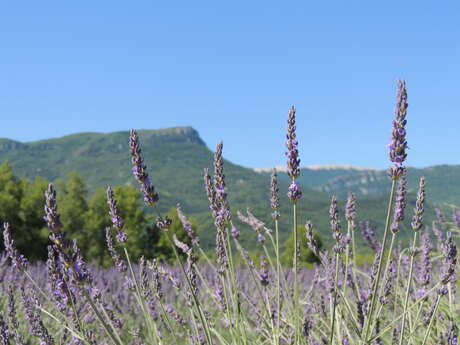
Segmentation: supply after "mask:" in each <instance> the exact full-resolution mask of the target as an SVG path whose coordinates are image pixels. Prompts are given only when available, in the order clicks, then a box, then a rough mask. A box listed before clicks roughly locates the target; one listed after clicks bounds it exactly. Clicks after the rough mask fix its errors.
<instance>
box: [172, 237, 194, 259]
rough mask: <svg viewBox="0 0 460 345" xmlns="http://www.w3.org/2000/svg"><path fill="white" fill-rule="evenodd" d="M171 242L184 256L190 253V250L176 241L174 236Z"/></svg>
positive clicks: (184, 244)
mask: <svg viewBox="0 0 460 345" xmlns="http://www.w3.org/2000/svg"><path fill="white" fill-rule="evenodd" d="M173 241H174V244H175V245H176V247H177V248H179V249H180V250H182V252H183V253H184V254H186V255H189V254H190V252H191V248H190V247H189V246H188V245H187V244H186V243H184V242H181V241H179V240H178V239H177V237H176V235H173Z"/></svg>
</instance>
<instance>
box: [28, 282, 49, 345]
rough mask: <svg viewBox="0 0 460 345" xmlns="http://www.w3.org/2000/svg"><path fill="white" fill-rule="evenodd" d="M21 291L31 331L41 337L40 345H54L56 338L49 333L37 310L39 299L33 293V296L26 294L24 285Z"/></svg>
mask: <svg viewBox="0 0 460 345" xmlns="http://www.w3.org/2000/svg"><path fill="white" fill-rule="evenodd" d="M21 291H22V301H23V306H24V312H25V316H26V319H27V321H28V322H29V324H30V333H32V335H34V336H36V337H38V338H39V339H40V345H53V344H54V339H53V338H52V337H51V336H50V334H49V333H48V330H47V329H46V327H45V325H44V324H43V320H42V318H41V315H40V313H39V312H38V310H37V307H38V306H39V302H38V299H37V298H36V296H35V295H34V294H33V293H32V296H30V295H28V294H26V292H25V290H24V287H22V289H21Z"/></svg>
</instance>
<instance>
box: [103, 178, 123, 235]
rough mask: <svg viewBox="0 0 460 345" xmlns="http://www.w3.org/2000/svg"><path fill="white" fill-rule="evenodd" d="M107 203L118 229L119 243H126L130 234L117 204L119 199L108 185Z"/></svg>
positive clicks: (115, 226)
mask: <svg viewBox="0 0 460 345" xmlns="http://www.w3.org/2000/svg"><path fill="white" fill-rule="evenodd" d="M107 203H108V205H109V215H110V219H111V220H112V226H113V228H114V229H116V230H117V235H116V239H117V242H118V243H126V241H127V240H128V235H127V234H126V232H125V231H124V229H123V228H124V223H123V219H122V218H121V216H120V213H119V211H118V206H117V200H116V199H115V195H114V193H113V190H112V188H111V187H110V186H108V187H107Z"/></svg>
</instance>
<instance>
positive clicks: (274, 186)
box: [270, 168, 280, 220]
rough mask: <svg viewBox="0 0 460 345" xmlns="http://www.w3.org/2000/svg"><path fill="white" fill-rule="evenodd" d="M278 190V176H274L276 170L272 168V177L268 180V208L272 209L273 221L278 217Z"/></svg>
mask: <svg viewBox="0 0 460 345" xmlns="http://www.w3.org/2000/svg"><path fill="white" fill-rule="evenodd" d="M278 192H279V188H278V175H277V174H276V169H275V168H273V171H272V176H271V180H270V196H271V197H270V206H271V208H272V218H273V219H274V220H276V219H278V218H279V217H280V212H279V208H280V197H279V194H278Z"/></svg>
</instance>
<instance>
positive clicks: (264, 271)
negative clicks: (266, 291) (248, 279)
mask: <svg viewBox="0 0 460 345" xmlns="http://www.w3.org/2000/svg"><path fill="white" fill-rule="evenodd" d="M267 265H268V263H267V260H265V259H264V258H262V260H261V262H260V274H259V275H260V284H262V286H267V285H268V283H269V280H268V268H267Z"/></svg>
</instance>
